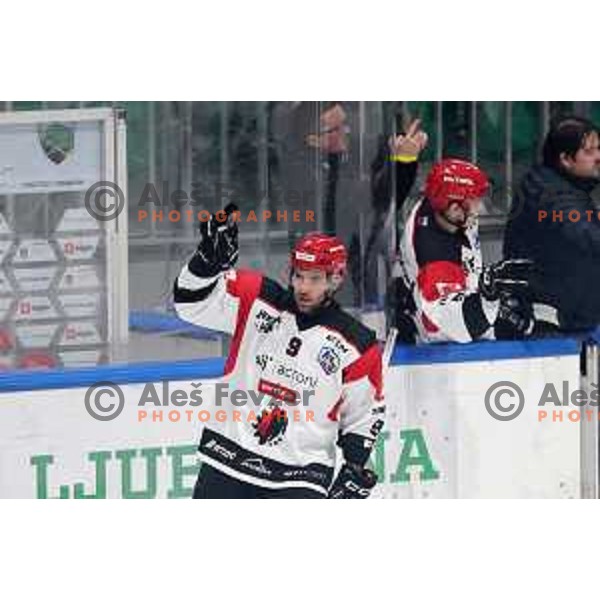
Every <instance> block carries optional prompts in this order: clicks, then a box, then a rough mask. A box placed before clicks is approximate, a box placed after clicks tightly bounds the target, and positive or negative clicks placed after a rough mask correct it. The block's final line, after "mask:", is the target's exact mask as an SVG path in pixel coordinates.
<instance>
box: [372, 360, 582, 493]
mask: <svg viewBox="0 0 600 600" xmlns="http://www.w3.org/2000/svg"><path fill="white" fill-rule="evenodd" d="M504 380H509V381H511V382H513V383H516V384H517V385H519V386H520V388H521V389H522V390H523V393H524V396H525V408H524V409H523V412H522V413H521V414H520V415H519V416H518V417H516V418H515V419H514V420H512V421H508V422H502V421H497V420H495V419H493V418H492V417H491V416H490V414H489V413H488V412H487V410H486V408H485V406H484V397H485V393H486V391H487V390H488V389H489V388H490V386H492V385H493V384H494V383H496V382H499V381H504ZM563 381H567V382H568V385H569V390H571V391H572V390H575V389H577V388H578V387H579V386H580V375H579V357H578V356H575V355H573V356H560V357H544V358H528V359H511V360H498V361H485V362H465V363H454V364H433V365H416V366H407V367H395V368H393V369H391V370H390V373H389V377H388V379H387V380H386V385H387V387H386V397H387V398H388V416H387V426H386V429H387V430H388V431H390V433H391V435H390V437H389V439H387V440H385V442H384V443H385V446H386V448H385V460H386V469H385V482H382V485H380V486H378V489H377V492H376V493H375V494H374V495H375V496H379V497H388V498H390V497H400V498H576V497H579V496H580V425H579V423H574V422H567V421H566V420H565V422H563V423H559V422H554V423H553V422H552V421H551V420H550V419H546V420H544V421H543V422H538V410H540V407H539V406H538V400H539V398H540V396H541V394H542V390H543V389H544V386H545V385H546V384H547V383H553V384H554V385H555V386H556V389H557V390H559V391H560V390H561V389H562V385H563ZM505 401H506V402H509V399H508V398H506V399H505ZM545 408H546V409H547V410H548V413H551V410H552V408H553V407H552V406H550V407H545ZM566 410H567V409H565V411H566ZM568 410H572V407H570V408H569V409H568ZM565 418H566V412H565ZM408 426H410V427H412V428H414V429H415V430H417V431H421V432H422V433H423V437H424V439H425V441H426V443H427V451H428V454H429V457H430V459H431V464H432V465H433V467H434V471H435V472H436V473H437V474H438V476H437V477H434V476H433V473H432V472H431V469H430V470H429V471H430V472H429V473H427V469H422V468H417V469H416V470H417V472H420V473H421V474H423V472H425V474H426V475H429V476H430V478H429V479H428V480H425V479H424V478H422V477H421V478H419V477H417V475H416V473H414V472H413V473H411V475H412V477H411V479H412V480H411V481H410V482H409V483H407V484H405V485H398V483H397V482H396V483H393V479H394V477H393V474H392V473H390V471H393V469H395V465H397V464H398V462H399V457H400V456H401V450H402V447H403V440H401V439H400V435H398V434H397V433H394V432H398V431H400V432H402V431H404V430H406V429H407V427H408ZM404 433H406V432H404ZM409 441H410V440H409ZM404 443H405V442H404ZM414 449H415V450H418V448H417V447H416V446H415V448H414ZM406 450H408V449H406ZM388 463H389V464H390V465H391V468H390V467H388V466H387V465H388ZM425 466H427V463H426V462H425ZM413 471H414V469H413Z"/></svg>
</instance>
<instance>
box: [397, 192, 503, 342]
mask: <svg viewBox="0 0 600 600" xmlns="http://www.w3.org/2000/svg"><path fill="white" fill-rule="evenodd" d="M401 253H402V261H403V263H404V271H405V274H406V277H407V279H408V281H409V283H410V285H411V287H412V290H413V297H414V300H415V305H416V315H415V323H416V326H417V330H418V332H419V338H420V341H422V342H448V341H452V342H471V341H473V340H476V339H493V337H494V327H493V324H494V322H495V320H496V316H497V314H498V308H499V303H498V302H497V301H489V300H486V299H485V298H484V297H483V296H482V295H481V294H480V293H479V289H478V286H479V276H480V275H481V271H482V268H483V265H482V258H481V246H480V242H479V226H478V221H477V219H476V218H473V219H472V220H470V222H469V224H468V226H467V227H466V228H465V229H464V230H459V231H458V232H456V233H450V232H448V231H445V230H444V229H442V228H441V227H440V226H439V225H438V223H437V222H436V220H435V218H434V213H433V211H432V209H431V207H430V205H429V202H427V200H425V199H422V200H420V201H419V202H418V203H417V204H416V206H415V207H414V208H413V209H412V211H411V213H410V215H409V217H408V220H407V223H406V227H405V230H404V234H403V237H402V242H401Z"/></svg>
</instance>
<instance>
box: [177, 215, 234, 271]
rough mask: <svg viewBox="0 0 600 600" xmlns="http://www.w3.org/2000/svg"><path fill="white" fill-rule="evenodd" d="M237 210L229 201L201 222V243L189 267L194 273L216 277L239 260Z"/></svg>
mask: <svg viewBox="0 0 600 600" xmlns="http://www.w3.org/2000/svg"><path fill="white" fill-rule="evenodd" d="M237 210H238V207H237V206H236V205H235V204H233V203H229V204H228V205H227V206H226V207H225V208H224V209H223V210H222V211H219V212H218V213H217V214H216V215H211V217H210V219H208V221H202V222H201V223H200V235H201V239H200V243H199V244H198V249H197V250H196V254H194V256H193V257H192V260H191V261H190V263H189V267H188V268H189V269H190V271H191V272H192V273H193V274H194V275H196V276H198V277H214V276H215V275H218V274H219V273H221V272H222V271H226V270H227V269H230V268H231V267H233V265H235V263H236V262H237V259H238V254H239V249H238V227H237V223H235V221H234V220H233V218H232V214H233V213H234V212H236V211H237ZM223 213H224V214H223ZM225 216H226V218H225Z"/></svg>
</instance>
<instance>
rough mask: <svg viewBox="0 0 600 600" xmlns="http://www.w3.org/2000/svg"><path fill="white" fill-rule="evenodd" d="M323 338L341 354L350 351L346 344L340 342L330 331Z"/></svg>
mask: <svg viewBox="0 0 600 600" xmlns="http://www.w3.org/2000/svg"><path fill="white" fill-rule="evenodd" d="M325 339H326V340H327V341H328V342H329V343H330V344H332V345H333V346H334V348H335V349H336V350H339V351H340V352H341V353H342V354H348V352H350V348H348V346H346V344H344V343H342V342H341V340H340V339H339V338H338V337H337V336H335V335H333V334H332V333H328V334H327V335H326V336H325Z"/></svg>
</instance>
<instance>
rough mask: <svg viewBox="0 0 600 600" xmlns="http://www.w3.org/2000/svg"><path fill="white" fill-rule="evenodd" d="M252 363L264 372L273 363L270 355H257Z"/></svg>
mask: <svg viewBox="0 0 600 600" xmlns="http://www.w3.org/2000/svg"><path fill="white" fill-rule="evenodd" d="M254 362H256V364H257V365H258V366H259V367H260V370H261V371H266V370H267V367H268V366H269V364H270V363H272V362H273V357H272V356H271V355H270V354H257V355H256V356H255V357H254Z"/></svg>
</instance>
